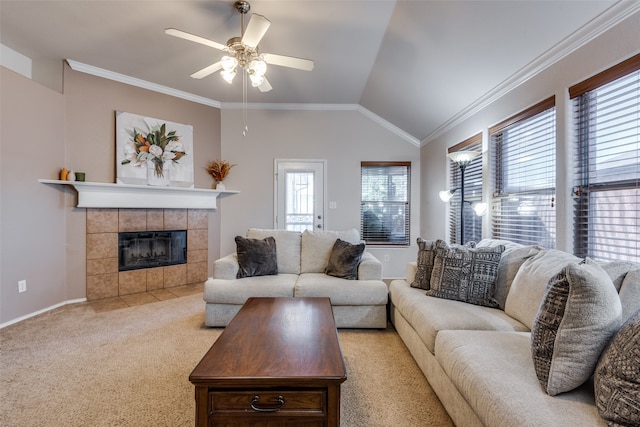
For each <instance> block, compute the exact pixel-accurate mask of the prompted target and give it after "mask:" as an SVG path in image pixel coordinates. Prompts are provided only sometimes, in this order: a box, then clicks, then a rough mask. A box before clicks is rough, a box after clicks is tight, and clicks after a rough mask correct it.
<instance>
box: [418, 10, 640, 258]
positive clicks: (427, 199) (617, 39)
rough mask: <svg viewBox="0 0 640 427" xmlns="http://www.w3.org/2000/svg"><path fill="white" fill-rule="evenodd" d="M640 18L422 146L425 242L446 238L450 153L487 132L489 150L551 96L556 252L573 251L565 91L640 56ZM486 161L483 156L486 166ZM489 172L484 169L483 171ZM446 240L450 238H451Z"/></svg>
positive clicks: (486, 180)
mask: <svg viewBox="0 0 640 427" xmlns="http://www.w3.org/2000/svg"><path fill="white" fill-rule="evenodd" d="M639 29H640V13H636V14H635V15H633V16H631V17H630V18H627V19H626V20H625V21H624V22H622V23H621V24H619V25H617V26H616V27H614V28H612V29H610V30H609V31H607V32H606V33H604V34H603V35H601V36H600V37H598V38H596V39H594V40H592V41H591V42H589V43H588V44H586V45H585V46H583V47H581V48H580V49H578V50H576V51H575V52H573V53H572V54H570V55H568V56H567V57H565V58H563V59H562V60H560V61H558V62H557V63H556V64H554V65H552V66H550V67H548V68H547V69H545V70H544V71H543V72H541V73H539V74H538V75H536V76H535V77H533V78H531V79H529V80H528V81H526V82H525V83H523V84H522V85H520V86H519V87H517V88H516V89H514V90H512V91H511V92H509V93H507V94H506V95H504V96H502V97H500V98H499V99H497V100H496V101H494V102H492V103H491V104H490V105H488V106H487V107H485V108H483V109H482V110H481V111H479V112H477V113H476V114H473V115H472V116H470V117H469V118H467V119H466V120H464V121H463V122H462V123H460V124H459V125H457V126H455V127H454V128H453V129H451V130H450V131H448V132H447V133H445V134H444V135H442V136H440V137H439V138H437V139H435V140H434V141H432V142H430V143H428V144H426V145H425V146H423V148H422V150H421V158H422V182H425V183H428V185H427V186H425V188H423V192H422V195H421V196H422V200H421V212H422V216H421V218H420V229H421V230H422V233H423V234H424V236H425V237H427V238H445V237H447V235H448V231H447V219H446V218H447V215H446V213H447V204H445V203H442V202H441V201H440V200H439V199H438V195H437V194H438V190H441V189H445V188H447V182H448V175H447V173H448V171H447V163H448V162H447V160H446V154H447V148H448V147H450V146H452V145H455V144H457V143H459V142H461V141H463V140H465V139H466V138H468V137H470V136H473V135H475V134H477V133H478V132H484V136H485V138H484V141H485V142H484V149H485V151H486V150H487V130H488V128H489V127H490V126H492V125H494V124H496V123H499V122H500V121H502V120H504V119H506V118H508V117H510V116H512V115H514V114H515V113H517V112H519V111H521V110H523V109H525V108H527V107H529V106H531V105H533V104H535V103H537V102H539V101H542V100H543V99H546V98H548V97H549V96H552V95H555V96H556V111H557V125H556V128H557V130H556V139H557V166H556V187H557V190H556V214H557V224H556V227H557V242H556V247H557V248H558V249H562V250H566V251H570V252H571V251H572V249H573V242H572V229H573V225H572V212H571V211H572V200H571V195H570V191H571V184H572V182H571V179H570V176H571V173H572V170H571V166H572V164H571V156H572V147H573V128H572V123H571V114H572V107H571V104H570V101H569V98H568V92H567V89H568V88H569V87H570V86H571V85H573V84H575V83H578V82H580V81H582V80H584V79H586V78H588V77H590V76H592V75H594V74H597V73H598V72H600V71H603V70H605V69H607V68H608V67H610V66H612V65H614V64H616V63H618V62H620V61H622V60H624V59H627V58H628V57H631V56H633V55H634V54H637V53H638V52H640V30H639ZM487 162H488V159H487V157H486V152H485V165H486V164H487ZM485 169H486V167H485ZM490 185H491V183H490V177H489V176H488V173H486V172H485V174H484V186H485V200H486V201H489V198H490V191H491V190H490ZM488 219H489V217H488V216H487V217H485V226H484V228H483V232H484V234H485V237H488V236H489V232H490V230H489V226H488ZM447 238H448V237H447Z"/></svg>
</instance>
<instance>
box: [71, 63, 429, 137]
mask: <svg viewBox="0 0 640 427" xmlns="http://www.w3.org/2000/svg"><path fill="white" fill-rule="evenodd" d="M66 61H67V63H68V64H69V66H70V67H71V69H72V70H74V71H79V72H82V73H86V74H91V75H93V76H97V77H102V78H105V79H108V80H113V81H116V82H120V83H125V84H128V85H131V86H136V87H139V88H142V89H147V90H151V91H154V92H159V93H163V94H165V95H171V96H175V97H176V98H181V99H185V100H187V101H192V102H196V103H198V104H204V105H208V106H210V107H215V108H220V109H221V110H240V109H242V108H245V106H244V105H243V103H241V102H220V101H216V100H214V99H211V98H205V97H203V96H198V95H194V94H192V93H189V92H184V91H181V90H176V89H172V88H170V87H167V86H163V85H159V84H156V83H151V82H148V81H146V80H142V79H138V78H135V77H130V76H127V75H125V74H120V73H116V72H114V71H109V70H105V69H103V68H98V67H94V66H93V65H87V64H83V63H81V62H78V61H74V60H71V59H67V60H66ZM246 108H247V109H251V110H297V111H359V112H360V113H362V114H363V115H365V116H366V117H368V118H369V119H371V120H373V121H374V122H376V123H378V124H379V125H381V126H382V127H384V128H385V129H387V130H389V131H390V132H392V133H394V134H396V135H398V136H399V137H400V138H402V139H404V140H406V141H408V142H410V143H411V144H413V145H415V146H418V147H419V146H420V140H418V139H417V138H415V137H413V136H411V135H409V134H408V133H407V132H405V131H403V130H402V129H400V128H398V127H397V126H394V125H393V124H391V123H389V122H388V121H386V120H384V119H383V118H382V117H380V116H378V115H376V114H374V113H372V112H371V111H369V110H367V109H366V108H364V107H362V106H360V105H358V104H295V103H282V104H275V103H274V104H268V103H247V104H246Z"/></svg>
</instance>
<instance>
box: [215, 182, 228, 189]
mask: <svg viewBox="0 0 640 427" xmlns="http://www.w3.org/2000/svg"><path fill="white" fill-rule="evenodd" d="M214 189H216V190H218V191H224V190H226V187H225V186H224V184H223V183H222V181H216V183H215V185H214Z"/></svg>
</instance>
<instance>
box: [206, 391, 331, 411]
mask: <svg viewBox="0 0 640 427" xmlns="http://www.w3.org/2000/svg"><path fill="white" fill-rule="evenodd" d="M326 401H327V394H326V391H325V390H301V391H293V390H268V391H265V390H220V391H210V392H209V402H210V406H209V408H210V411H211V414H212V415H214V414H222V413H225V414H230V413H238V412H242V413H245V414H246V413H266V414H268V413H272V414H275V413H278V414H289V415H294V414H301V413H304V414H309V415H310V414H319V415H320V414H324V413H325V411H326Z"/></svg>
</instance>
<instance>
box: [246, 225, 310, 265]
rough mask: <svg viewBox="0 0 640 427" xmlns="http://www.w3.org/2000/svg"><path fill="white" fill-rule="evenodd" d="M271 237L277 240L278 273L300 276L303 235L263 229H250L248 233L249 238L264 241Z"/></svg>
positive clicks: (297, 232) (294, 232)
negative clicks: (301, 240)
mask: <svg viewBox="0 0 640 427" xmlns="http://www.w3.org/2000/svg"><path fill="white" fill-rule="evenodd" d="M269 236H273V238H274V239H276V255H277V258H278V272H279V273H286V274H300V239H301V236H302V233H300V232H299V231H291V230H270V229H262V228H250V229H249V230H248V231H247V237H248V238H251V239H264V238H265V237H269Z"/></svg>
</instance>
